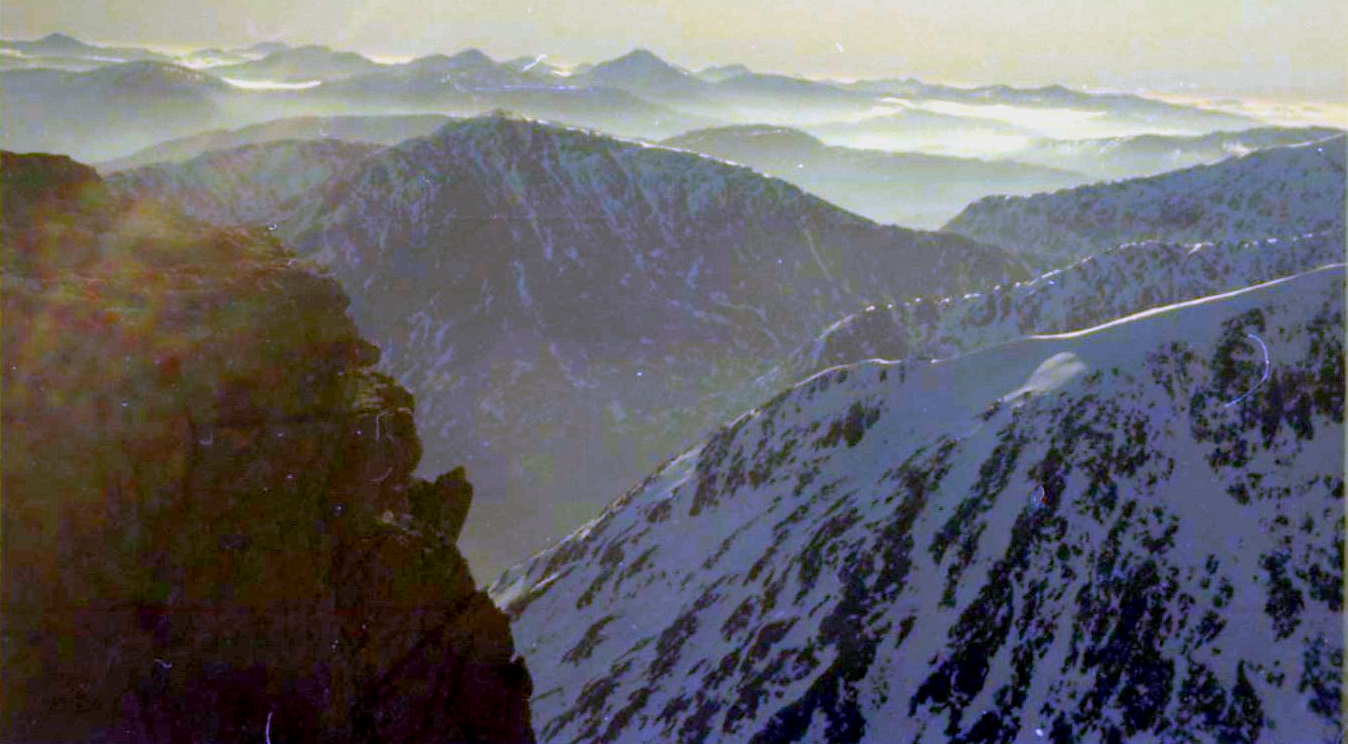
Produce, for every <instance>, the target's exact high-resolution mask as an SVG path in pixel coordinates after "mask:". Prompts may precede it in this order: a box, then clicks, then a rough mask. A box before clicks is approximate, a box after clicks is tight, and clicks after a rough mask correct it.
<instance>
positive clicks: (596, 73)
mask: <svg viewBox="0 0 1348 744" xmlns="http://www.w3.org/2000/svg"><path fill="white" fill-rule="evenodd" d="M713 77H717V76H716V75H713ZM568 82H569V83H571V84H575V85H584V86H599V87H607V88H617V89H619V90H624V91H627V92H629V93H631V94H633V95H636V96H640V97H641V98H644V99H646V100H648V101H653V102H655V103H660V104H664V105H667V106H671V107H674V108H676V109H679V110H683V111H687V112H689V113H692V114H696V115H699V116H705V117H712V118H716V119H722V120H725V121H733V122H739V123H750V122H759V121H772V122H778V123H796V122H808V123H819V122H824V121H828V120H830V119H836V118H840V117H846V116H853V117H854V116H858V115H861V114H864V113H866V112H868V111H870V110H871V109H872V108H874V106H875V105H876V103H877V101H876V97H875V96H873V95H870V94H866V93H862V92H858V91H854V90H850V89H845V88H842V87H839V86H836V85H833V84H830V83H822V82H816V81H813V80H804V79H801V78H795V77H790V76H787V75H770V74H763V73H755V72H750V71H748V70H747V69H746V70H744V72H743V73H741V74H735V75H729V76H721V77H720V78H719V79H718V80H716V81H714V82H713V81H710V80H708V79H704V78H703V77H702V76H701V75H700V74H699V75H695V74H693V73H691V72H689V71H687V70H684V69H682V68H679V67H675V66H674V65H671V64H669V63H668V62H666V61H664V60H662V59H660V58H659V57H658V56H656V55H655V54H653V53H652V52H650V51H647V50H645V49H636V50H633V51H632V52H629V53H628V54H626V55H623V56H622V57H619V58H617V59H613V60H609V61H607V62H601V63H600V64H597V65H595V66H594V67H592V68H590V69H588V70H587V71H585V72H582V73H577V74H575V75H573V76H572V77H571V78H568Z"/></svg>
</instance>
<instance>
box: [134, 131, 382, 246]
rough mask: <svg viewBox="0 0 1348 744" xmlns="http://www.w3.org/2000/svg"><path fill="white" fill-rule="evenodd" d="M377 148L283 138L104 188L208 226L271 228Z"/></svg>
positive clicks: (148, 171)
mask: <svg viewBox="0 0 1348 744" xmlns="http://www.w3.org/2000/svg"><path fill="white" fill-rule="evenodd" d="M381 149H383V148H381V147H380V146H378V145H371V144H364V143H351V142H342V141H339V140H335V139H320V140H307V141H305V140H282V141H279V142H270V143H265V144H257V145H246V146H243V147H239V148H236V149H232V150H221V151H214V152H209V153H207V154H205V155H201V156H198V157H196V158H193V159H191V160H188V161H186V162H183V163H176V164H160V165H148V166H145V167H143V168H136V169H132V170H126V171H122V172H120V173H117V174H115V175H112V176H110V177H109V179H108V186H109V188H111V189H112V191H113V192H114V193H118V194H125V195H127V196H128V197H134V198H137V199H147V198H148V199H153V200H155V201H172V202H173V205H174V207H176V208H177V209H179V210H181V211H183V212H185V213H187V214H189V215H191V216H193V217H197V218H199V219H203V220H206V221H208V222H213V223H216V224H220V225H252V226H262V227H271V228H273V229H274V224H275V222H276V221H278V220H282V219H285V217H286V216H287V215H288V214H289V213H290V212H291V211H293V210H294V209H296V208H298V206H299V203H300V201H301V199H302V198H303V197H304V196H306V195H307V194H308V193H309V192H310V191H311V190H313V189H314V188H315V187H317V186H319V185H321V184H324V183H327V182H328V181H330V180H333V179H334V178H338V177H340V176H342V175H343V174H345V173H346V172H347V171H350V170H351V169H352V168H353V167H355V165H356V164H357V163H360V162H361V161H363V160H364V159H365V158H367V157H369V156H370V155H372V154H374V153H376V152H378V151H379V150H381Z"/></svg>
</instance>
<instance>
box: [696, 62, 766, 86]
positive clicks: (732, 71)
mask: <svg viewBox="0 0 1348 744" xmlns="http://www.w3.org/2000/svg"><path fill="white" fill-rule="evenodd" d="M751 72H753V71H752V70H750V69H749V68H748V67H745V66H744V65H719V66H712V67H705V68H703V69H701V70H698V71H697V72H696V73H695V74H696V75H697V76H698V77H699V78H701V79H703V80H706V81H707V82H709V83H719V82H722V81H725V80H729V79H730V78H733V77H737V76H739V75H748V74H750V73H751Z"/></svg>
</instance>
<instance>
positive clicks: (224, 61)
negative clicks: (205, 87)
mask: <svg viewBox="0 0 1348 744" xmlns="http://www.w3.org/2000/svg"><path fill="white" fill-rule="evenodd" d="M256 59H260V57H259V56H258V55H255V54H251V53H249V52H244V51H239V50H232V49H219V48H214V47H212V48H210V49H198V50H196V51H194V52H192V53H190V54H186V55H183V56H181V57H178V58H177V62H178V64H180V65H183V66H184V67H191V68H193V69H197V70H200V69H205V68H208V67H220V66H222V65H232V64H238V63H240V62H250V61H253V60H256Z"/></svg>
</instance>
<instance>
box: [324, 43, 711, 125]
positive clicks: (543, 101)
mask: <svg viewBox="0 0 1348 744" xmlns="http://www.w3.org/2000/svg"><path fill="white" fill-rule="evenodd" d="M449 59H450V58H441V59H431V60H427V59H426V58H423V60H422V61H421V64H418V63H416V62H413V63H409V64H407V65H398V66H390V67H388V68H386V69H384V70H381V71H379V72H372V73H368V74H365V75H357V76H353V77H350V78H347V79H344V80H339V81H334V82H330V83H326V84H324V85H321V86H318V87H317V88H314V89H312V90H309V91H303V93H305V94H307V98H306V99H305V100H308V101H309V105H311V106H314V107H318V108H321V109H324V110H340V111H346V112H368V113H370V114H381V113H386V112H387V111H389V110H390V109H396V110H398V111H402V112H405V113H411V112H426V113H439V114H445V113H448V114H452V115H456V116H477V115H481V114H485V113H487V112H489V111H493V110H496V109H506V110H509V111H513V112H517V113H519V114H521V115H525V116H529V117H532V118H538V119H546V120H548V121H555V122H558V123H562V124H567V125H571V126H581V127H593V128H597V129H601V130H603V131H605V132H607V133H609V134H613V135H617V136H625V137H656V138H658V137H667V136H670V135H672V134H675V133H677V132H681V131H687V130H688V129H695V128H698V127H703V126H710V125H713V124H716V123H718V121H717V120H715V119H710V118H707V117H704V116H696V115H691V114H687V113H683V112H681V111H676V110H674V109H671V108H668V107H666V106H662V105H659V104H655V103H651V102H649V101H647V100H644V99H642V98H639V97H637V96H636V95H633V94H632V93H629V92H627V91H626V90H621V89H619V88H610V87H602V86H589V87H587V86H584V85H579V84H577V83H575V82H573V81H572V80H571V78H553V77H551V76H548V75H546V74H535V73H534V72H533V71H530V72H520V71H516V70H513V69H511V68H510V67H508V66H506V65H498V64H495V63H493V64H492V65H490V66H483V67H464V66H459V65H450V64H449Z"/></svg>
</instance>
